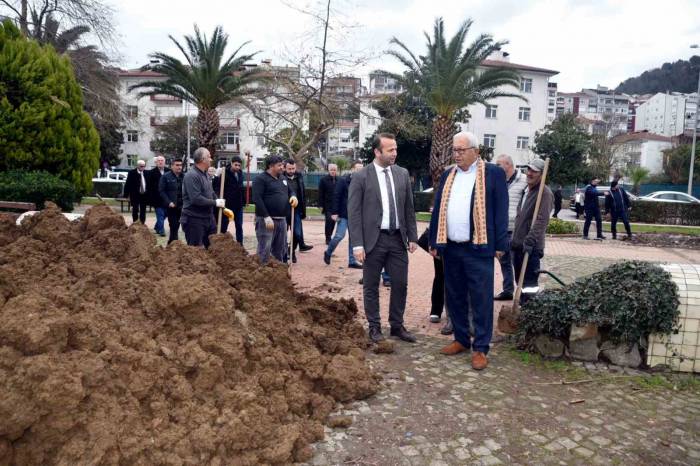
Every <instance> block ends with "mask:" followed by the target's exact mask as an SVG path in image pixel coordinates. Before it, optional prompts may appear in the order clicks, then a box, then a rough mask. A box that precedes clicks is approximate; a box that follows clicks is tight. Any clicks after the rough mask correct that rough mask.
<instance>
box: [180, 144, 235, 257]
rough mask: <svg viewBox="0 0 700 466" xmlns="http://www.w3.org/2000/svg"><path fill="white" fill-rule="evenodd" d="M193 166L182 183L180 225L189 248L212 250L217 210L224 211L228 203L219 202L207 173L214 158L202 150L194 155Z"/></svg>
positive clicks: (198, 150)
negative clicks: (202, 247) (210, 242)
mask: <svg viewBox="0 0 700 466" xmlns="http://www.w3.org/2000/svg"><path fill="white" fill-rule="evenodd" d="M192 158H193V159H194V166H193V167H192V169H191V170H189V171H188V172H187V174H186V175H185V177H184V178H183V180H182V215H181V217H180V224H181V225H182V231H184V232H185V239H187V244H188V245H189V246H204V247H205V248H208V247H209V235H213V234H214V233H215V232H216V221H215V220H214V208H215V207H216V208H222V209H223V208H224V207H225V204H226V200H224V199H217V198H216V194H214V189H212V186H211V181H210V180H209V175H208V174H207V170H208V169H209V166H210V165H211V154H210V153H209V151H208V150H207V149H206V148H204V147H200V148H198V149H197V150H196V151H194V154H192Z"/></svg>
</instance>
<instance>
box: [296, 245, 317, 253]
mask: <svg viewBox="0 0 700 466" xmlns="http://www.w3.org/2000/svg"><path fill="white" fill-rule="evenodd" d="M313 248H314V247H313V246H311V245H310V244H300V245H299V252H306V251H311V250H312V249H313Z"/></svg>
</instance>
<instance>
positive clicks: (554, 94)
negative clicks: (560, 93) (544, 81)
mask: <svg viewBox="0 0 700 466" xmlns="http://www.w3.org/2000/svg"><path fill="white" fill-rule="evenodd" d="M547 94H548V95H549V96H550V97H556V95H557V91H553V90H551V89H550V90H548V91H547Z"/></svg>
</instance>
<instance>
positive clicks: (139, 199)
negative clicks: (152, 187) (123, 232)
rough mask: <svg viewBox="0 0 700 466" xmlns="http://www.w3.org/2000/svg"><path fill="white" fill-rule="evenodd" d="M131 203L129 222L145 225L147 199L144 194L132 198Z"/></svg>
mask: <svg viewBox="0 0 700 466" xmlns="http://www.w3.org/2000/svg"><path fill="white" fill-rule="evenodd" d="M130 202H131V220H133V221H134V222H136V220H138V221H139V222H141V223H146V209H148V199H147V198H146V195H145V194H141V195H138V196H132V197H131V199H130Z"/></svg>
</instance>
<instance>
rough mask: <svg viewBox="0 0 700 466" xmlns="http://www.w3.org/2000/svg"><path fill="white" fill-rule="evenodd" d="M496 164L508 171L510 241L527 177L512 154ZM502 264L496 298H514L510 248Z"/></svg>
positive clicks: (502, 258) (503, 155) (498, 160)
mask: <svg viewBox="0 0 700 466" xmlns="http://www.w3.org/2000/svg"><path fill="white" fill-rule="evenodd" d="M496 164H497V165H498V166H499V167H501V168H502V169H503V171H504V172H506V183H507V184H508V243H510V241H511V239H512V238H513V228H514V226H515V217H516V215H517V214H518V206H519V205H520V200H521V199H522V198H523V192H524V191H525V188H527V177H526V176H525V175H524V174H523V173H522V172H521V171H520V170H516V169H515V165H514V164H513V159H512V158H511V157H510V155H507V154H501V155H499V156H498V157H496ZM499 262H500V264H501V275H503V291H501V292H500V293H498V294H497V295H496V297H495V298H494V299H495V300H497V301H508V300H511V299H513V291H514V290H515V286H514V280H513V260H512V256H511V253H510V249H508V250H506V251H505V252H504V254H503V255H502V256H501V258H500V259H499Z"/></svg>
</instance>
